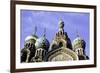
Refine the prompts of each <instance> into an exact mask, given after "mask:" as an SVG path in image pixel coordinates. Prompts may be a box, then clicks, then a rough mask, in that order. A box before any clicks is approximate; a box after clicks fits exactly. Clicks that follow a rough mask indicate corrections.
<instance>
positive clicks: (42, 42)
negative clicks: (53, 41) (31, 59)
mask: <svg viewBox="0 0 100 73" xmlns="http://www.w3.org/2000/svg"><path fill="white" fill-rule="evenodd" d="M49 45H50V44H49V41H48V40H47V39H46V37H45V36H42V37H41V38H39V39H37V41H36V43H35V46H36V48H43V49H45V50H47V51H48V48H49Z"/></svg>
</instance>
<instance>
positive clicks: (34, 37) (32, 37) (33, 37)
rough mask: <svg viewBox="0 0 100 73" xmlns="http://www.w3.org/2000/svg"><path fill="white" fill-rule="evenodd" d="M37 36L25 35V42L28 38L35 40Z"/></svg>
mask: <svg viewBox="0 0 100 73" xmlns="http://www.w3.org/2000/svg"><path fill="white" fill-rule="evenodd" d="M37 38H38V37H37V36H36V35H30V36H27V37H26V38H25V42H27V41H29V40H36V39H37Z"/></svg>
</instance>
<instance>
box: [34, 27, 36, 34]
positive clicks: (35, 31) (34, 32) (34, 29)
mask: <svg viewBox="0 0 100 73" xmlns="http://www.w3.org/2000/svg"><path fill="white" fill-rule="evenodd" d="M36 32H37V27H36V26H34V35H36Z"/></svg>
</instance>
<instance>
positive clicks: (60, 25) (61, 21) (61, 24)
mask: <svg viewBox="0 0 100 73" xmlns="http://www.w3.org/2000/svg"><path fill="white" fill-rule="evenodd" d="M63 28H64V22H63V20H62V19H61V18H60V19H59V29H63Z"/></svg>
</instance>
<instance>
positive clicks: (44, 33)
mask: <svg viewBox="0 0 100 73" xmlns="http://www.w3.org/2000/svg"><path fill="white" fill-rule="evenodd" d="M43 36H44V37H45V36H46V28H44V32H43Z"/></svg>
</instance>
